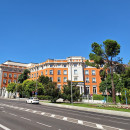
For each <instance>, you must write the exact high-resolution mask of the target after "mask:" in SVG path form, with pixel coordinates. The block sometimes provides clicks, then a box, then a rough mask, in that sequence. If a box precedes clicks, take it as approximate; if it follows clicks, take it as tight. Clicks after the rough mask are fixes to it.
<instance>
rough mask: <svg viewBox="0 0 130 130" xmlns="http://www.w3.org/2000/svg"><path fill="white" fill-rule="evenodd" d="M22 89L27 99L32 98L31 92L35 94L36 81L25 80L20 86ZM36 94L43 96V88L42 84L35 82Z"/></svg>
mask: <svg viewBox="0 0 130 130" xmlns="http://www.w3.org/2000/svg"><path fill="white" fill-rule="evenodd" d="M22 88H23V90H24V91H25V93H26V95H27V97H30V96H32V92H36V81H33V80H25V81H24V82H23V84H22ZM37 92H38V95H43V94H44V87H43V85H42V83H39V82H37Z"/></svg>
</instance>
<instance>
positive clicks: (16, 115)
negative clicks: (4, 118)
mask: <svg viewBox="0 0 130 130" xmlns="http://www.w3.org/2000/svg"><path fill="white" fill-rule="evenodd" d="M9 114H10V115H12V116H17V115H15V114H13V113H9Z"/></svg>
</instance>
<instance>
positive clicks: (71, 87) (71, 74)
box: [71, 58, 73, 104]
mask: <svg viewBox="0 0 130 130" xmlns="http://www.w3.org/2000/svg"><path fill="white" fill-rule="evenodd" d="M71 103H72V104H73V92H72V58H71Z"/></svg>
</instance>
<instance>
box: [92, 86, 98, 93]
mask: <svg viewBox="0 0 130 130" xmlns="http://www.w3.org/2000/svg"><path fill="white" fill-rule="evenodd" d="M93 94H97V87H96V86H93Z"/></svg>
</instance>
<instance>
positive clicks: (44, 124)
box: [37, 122, 52, 127]
mask: <svg viewBox="0 0 130 130" xmlns="http://www.w3.org/2000/svg"><path fill="white" fill-rule="evenodd" d="M37 124H40V125H44V126H47V127H52V126H50V125H46V124H43V123H40V122H37Z"/></svg>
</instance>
